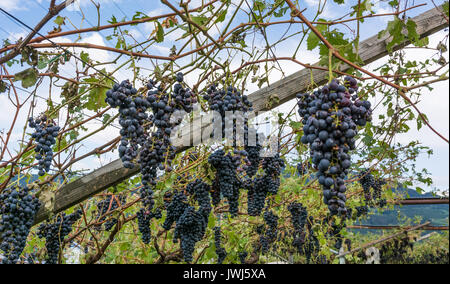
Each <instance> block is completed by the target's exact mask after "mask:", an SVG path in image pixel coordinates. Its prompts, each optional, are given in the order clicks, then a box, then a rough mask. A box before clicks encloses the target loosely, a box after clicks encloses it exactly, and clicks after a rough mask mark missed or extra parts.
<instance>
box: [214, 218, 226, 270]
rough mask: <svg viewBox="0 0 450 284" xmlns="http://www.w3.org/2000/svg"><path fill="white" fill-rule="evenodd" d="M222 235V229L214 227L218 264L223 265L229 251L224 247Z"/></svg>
mask: <svg viewBox="0 0 450 284" xmlns="http://www.w3.org/2000/svg"><path fill="white" fill-rule="evenodd" d="M221 238H222V233H221V229H220V227H214V244H215V246H216V254H217V258H218V260H217V263H218V264H222V263H223V261H224V260H225V258H226V257H227V251H226V250H225V249H224V248H223V247H222V240H221Z"/></svg>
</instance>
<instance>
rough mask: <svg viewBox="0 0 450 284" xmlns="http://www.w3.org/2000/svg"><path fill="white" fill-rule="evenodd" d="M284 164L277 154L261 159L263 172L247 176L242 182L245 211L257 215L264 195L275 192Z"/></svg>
mask: <svg viewBox="0 0 450 284" xmlns="http://www.w3.org/2000/svg"><path fill="white" fill-rule="evenodd" d="M284 166H285V164H284V161H283V159H281V158H280V156H279V154H276V155H275V156H274V157H265V158H263V159H262V168H263V170H264V172H263V173H262V175H260V176H255V177H254V178H253V179H250V178H247V179H245V180H244V181H243V182H242V187H244V188H245V189H247V191H248V192H247V213H248V214H249V215H250V216H259V215H261V212H262V210H263V208H264V206H265V202H266V197H267V196H268V195H269V194H273V195H275V194H277V192H278V188H279V187H280V175H281V171H282V169H283V168H284Z"/></svg>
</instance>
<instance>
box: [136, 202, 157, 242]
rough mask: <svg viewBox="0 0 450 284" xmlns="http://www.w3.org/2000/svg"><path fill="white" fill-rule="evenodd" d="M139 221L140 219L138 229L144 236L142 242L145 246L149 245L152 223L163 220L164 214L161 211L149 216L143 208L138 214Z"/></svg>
mask: <svg viewBox="0 0 450 284" xmlns="http://www.w3.org/2000/svg"><path fill="white" fill-rule="evenodd" d="M136 215H137V219H138V228H139V232H141V234H142V242H143V243H144V244H149V243H150V241H151V237H152V235H151V230H150V221H151V220H152V219H153V218H155V219H161V218H162V212H161V210H158V209H157V210H155V212H151V213H149V214H148V212H146V211H145V209H144V208H141V209H140V210H139V211H138V212H137V214H136Z"/></svg>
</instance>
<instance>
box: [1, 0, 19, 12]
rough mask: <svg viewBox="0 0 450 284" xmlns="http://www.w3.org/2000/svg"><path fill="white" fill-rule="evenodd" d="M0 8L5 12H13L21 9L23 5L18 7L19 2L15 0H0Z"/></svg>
mask: <svg viewBox="0 0 450 284" xmlns="http://www.w3.org/2000/svg"><path fill="white" fill-rule="evenodd" d="M21 6H22V7H21ZM0 8H3V9H5V10H6V11H13V10H19V9H23V5H20V1H17V0H1V1H0Z"/></svg>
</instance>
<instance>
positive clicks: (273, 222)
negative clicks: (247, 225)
mask: <svg viewBox="0 0 450 284" xmlns="http://www.w3.org/2000/svg"><path fill="white" fill-rule="evenodd" d="M263 217H264V222H265V226H264V227H263V228H260V229H258V230H257V231H258V233H259V243H260V244H261V250H262V253H267V252H268V251H269V248H270V245H271V244H272V243H274V242H275V241H276V239H277V233H278V216H277V215H275V214H273V212H272V211H266V212H264V216H263Z"/></svg>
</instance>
